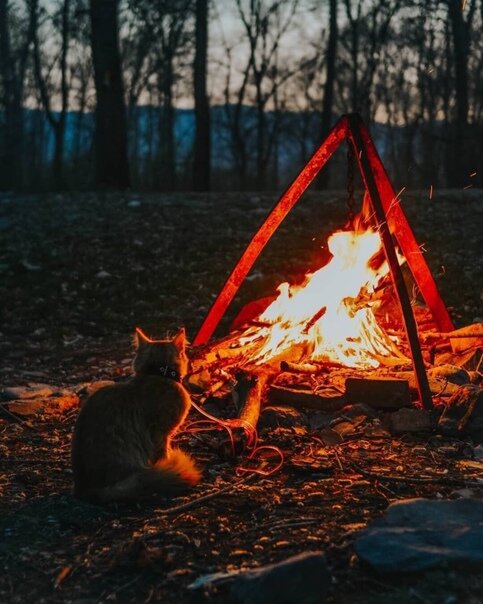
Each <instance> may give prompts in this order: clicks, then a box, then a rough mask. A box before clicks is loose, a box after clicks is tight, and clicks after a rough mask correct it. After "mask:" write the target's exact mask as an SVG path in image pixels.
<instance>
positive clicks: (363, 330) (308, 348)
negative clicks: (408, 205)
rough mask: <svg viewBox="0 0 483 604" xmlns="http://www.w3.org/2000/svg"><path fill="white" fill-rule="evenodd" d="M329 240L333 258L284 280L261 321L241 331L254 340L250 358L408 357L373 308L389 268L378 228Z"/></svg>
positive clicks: (355, 361) (352, 362)
mask: <svg viewBox="0 0 483 604" xmlns="http://www.w3.org/2000/svg"><path fill="white" fill-rule="evenodd" d="M327 244H328V248H329V251H330V252H331V254H332V258H331V260H330V261H329V262H328V264H326V265H325V266H323V267H322V268H320V269H318V270H317V271H315V272H314V273H311V274H308V275H306V277H305V280H304V282H303V283H302V285H290V284H288V283H282V284H281V285H280V286H279V288H278V291H279V295H278V297H277V298H276V299H275V300H274V301H273V302H272V303H271V304H270V306H269V307H268V308H267V309H266V310H265V311H264V312H263V313H262V314H261V315H260V317H259V318H258V321H257V325H254V326H250V327H249V328H248V329H247V330H246V331H245V332H244V334H243V335H242V336H241V338H240V340H239V343H240V344H241V345H250V346H248V348H247V349H248V350H249V351H250V352H249V355H250V358H249V362H254V363H257V364H261V363H265V362H268V361H270V360H271V359H273V358H274V357H280V356H284V357H290V356H293V357H297V360H321V361H331V362H336V363H341V364H342V365H346V366H348V367H360V368H369V367H377V366H379V365H380V364H381V363H387V364H395V363H396V362H399V363H401V362H404V361H407V359H406V357H404V356H403V355H402V354H401V353H400V352H399V351H398V349H397V348H396V345H395V342H394V341H393V339H391V338H390V337H389V336H388V335H387V334H386V333H385V332H384V331H383V330H382V329H381V327H380V326H379V325H378V323H377V321H376V317H375V315H374V312H373V311H374V310H375V306H376V305H377V301H376V298H375V297H374V293H375V290H376V288H377V286H378V284H379V283H380V282H381V279H382V278H383V277H384V276H385V275H387V274H388V272H389V267H388V265H387V262H386V261H385V260H384V257H383V256H382V254H381V241H380V237H379V235H378V233H377V232H375V231H372V230H367V231H363V232H356V231H338V232H336V233H334V234H333V235H331V236H330V237H329V239H328V242H327ZM255 342H260V345H259V346H254V344H255Z"/></svg>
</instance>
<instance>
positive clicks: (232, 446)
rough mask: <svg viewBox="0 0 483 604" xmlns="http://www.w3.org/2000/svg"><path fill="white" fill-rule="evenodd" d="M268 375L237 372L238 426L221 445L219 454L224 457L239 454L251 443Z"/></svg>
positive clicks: (266, 373) (265, 372) (235, 389)
mask: <svg viewBox="0 0 483 604" xmlns="http://www.w3.org/2000/svg"><path fill="white" fill-rule="evenodd" d="M270 374H271V372H269V371H257V372H248V371H239V372H238V374H237V380H238V381H237V385H236V386H235V388H234V394H236V396H237V400H236V403H237V407H238V418H237V419H238V420H239V421H240V426H239V427H238V428H235V429H232V430H231V434H230V438H229V440H224V441H223V442H222V443H221V445H220V453H221V454H222V455H223V456H224V457H227V456H230V454H234V455H239V454H241V453H242V452H243V450H244V449H245V447H246V446H247V444H249V443H251V441H252V439H253V436H254V434H255V430H256V428H257V424H258V419H259V417H260V409H261V405H262V395H263V390H264V387H265V384H266V383H267V380H268V378H269V377H270ZM252 444H253V443H252Z"/></svg>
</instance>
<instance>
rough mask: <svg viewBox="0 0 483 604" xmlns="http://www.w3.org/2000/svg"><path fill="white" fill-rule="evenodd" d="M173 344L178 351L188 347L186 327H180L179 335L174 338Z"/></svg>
mask: <svg viewBox="0 0 483 604" xmlns="http://www.w3.org/2000/svg"><path fill="white" fill-rule="evenodd" d="M173 344H174V345H175V346H176V348H177V349H178V350H184V349H185V346H186V332H185V329H184V327H180V329H179V330H178V333H177V334H176V335H175V336H174V338H173Z"/></svg>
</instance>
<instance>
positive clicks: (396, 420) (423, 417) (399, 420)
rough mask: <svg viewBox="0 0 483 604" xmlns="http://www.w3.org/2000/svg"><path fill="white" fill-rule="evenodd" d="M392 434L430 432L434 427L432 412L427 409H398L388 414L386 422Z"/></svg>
mask: <svg viewBox="0 0 483 604" xmlns="http://www.w3.org/2000/svg"><path fill="white" fill-rule="evenodd" d="M386 425H387V427H388V429H389V431H390V432H391V434H395V435H397V434H405V433H406V432H428V431H429V430H431V429H432V427H433V422H432V420H431V414H430V413H429V412H428V411H426V410H425V409H398V410H397V411H395V412H394V413H390V414H388V417H387V423H386Z"/></svg>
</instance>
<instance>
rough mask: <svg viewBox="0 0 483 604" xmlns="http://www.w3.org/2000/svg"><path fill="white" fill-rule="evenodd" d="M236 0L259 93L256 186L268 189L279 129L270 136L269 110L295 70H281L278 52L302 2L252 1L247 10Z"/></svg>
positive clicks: (256, 102)
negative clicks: (276, 135) (276, 95)
mask: <svg viewBox="0 0 483 604" xmlns="http://www.w3.org/2000/svg"><path fill="white" fill-rule="evenodd" d="M245 4H246V3H245V2H243V0H236V6H237V8H238V14H239V16H240V19H241V21H242V23H243V27H244V29H245V34H246V36H247V38H248V45H249V59H248V67H249V71H250V73H251V75H252V78H253V87H254V89H255V99H254V105H255V111H256V182H257V188H258V189H259V190H263V189H265V187H266V176H267V166H268V163H269V160H270V154H271V150H272V146H273V142H274V135H275V129H274V128H273V124H272V130H271V133H270V134H269V133H268V124H267V115H266V109H267V104H268V102H269V101H271V100H273V97H274V94H275V92H276V90H277V89H278V88H279V87H280V86H281V85H282V83H283V82H284V81H286V80H287V79H289V78H290V77H291V76H292V75H293V73H294V72H293V71H291V70H280V69H279V65H278V63H277V59H278V57H279V55H278V49H279V46H280V43H281V40H282V38H283V37H284V35H285V34H286V33H287V31H288V30H289V28H290V25H291V24H292V21H293V18H294V16H295V14H296V11H297V8H298V5H299V0H271V1H270V2H267V3H264V2H262V1H261V0H256V1H255V0H250V2H249V3H248V6H245Z"/></svg>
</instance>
